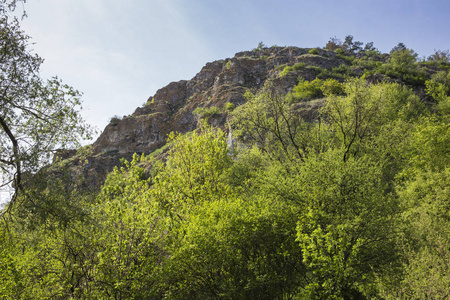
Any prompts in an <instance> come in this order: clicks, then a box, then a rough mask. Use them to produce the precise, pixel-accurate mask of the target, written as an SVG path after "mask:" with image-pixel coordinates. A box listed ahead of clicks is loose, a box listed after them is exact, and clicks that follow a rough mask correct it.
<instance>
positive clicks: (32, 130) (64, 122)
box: [0, 0, 92, 206]
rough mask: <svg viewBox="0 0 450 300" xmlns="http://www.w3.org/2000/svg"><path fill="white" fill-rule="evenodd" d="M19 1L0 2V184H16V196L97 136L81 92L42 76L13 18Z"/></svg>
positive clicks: (39, 64) (35, 57)
mask: <svg viewBox="0 0 450 300" xmlns="http://www.w3.org/2000/svg"><path fill="white" fill-rule="evenodd" d="M16 2H17V1H14V0H13V1H7V0H2V1H1V2H0V14H1V15H0V26H1V28H0V43H1V44H0V53H1V55H0V153H1V154H0V171H1V176H2V178H1V183H0V186H6V185H10V184H12V185H13V186H14V187H15V189H16V194H15V195H17V192H18V191H20V190H21V189H22V187H23V180H22V179H23V174H24V173H27V172H30V173H33V172H35V171H37V170H38V169H39V168H40V167H41V166H42V165H43V164H45V163H47V162H49V161H50V159H51V157H52V155H53V152H54V150H55V149H56V148H66V147H73V146H76V145H78V142H79V141H80V140H81V139H86V138H89V137H90V135H91V133H92V131H91V128H90V127H89V126H88V125H86V124H85V123H84V122H83V120H82V119H81V117H80V113H79V111H80V109H81V102H80V96H81V94H80V92H78V91H77V90H74V89H73V88H72V87H70V86H68V85H66V84H63V83H62V81H61V80H60V79H58V78H57V77H54V78H52V79H50V80H44V79H42V78H41V77H40V74H39V68H40V66H41V64H42V62H43V59H42V58H40V57H39V56H38V55H36V54H33V53H32V52H31V50H30V37H29V36H27V35H26V34H25V33H24V32H23V31H22V30H21V29H20V25H19V20H18V18H17V17H13V16H12V15H11V11H12V10H13V9H14V7H15V4H16ZM15 199H16V196H14V197H13V198H12V201H11V203H10V206H11V205H13V204H14V200H15Z"/></svg>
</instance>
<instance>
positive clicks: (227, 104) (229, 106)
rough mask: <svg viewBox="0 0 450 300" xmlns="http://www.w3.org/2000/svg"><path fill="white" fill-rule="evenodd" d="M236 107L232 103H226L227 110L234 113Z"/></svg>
mask: <svg viewBox="0 0 450 300" xmlns="http://www.w3.org/2000/svg"><path fill="white" fill-rule="evenodd" d="M234 107H235V105H234V103H232V102H227V103H225V109H226V110H228V111H232V110H233V109H234Z"/></svg>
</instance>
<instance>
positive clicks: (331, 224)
mask: <svg viewBox="0 0 450 300" xmlns="http://www.w3.org/2000/svg"><path fill="white" fill-rule="evenodd" d="M340 157H342V153H340V151H327V152H325V153H323V154H322V155H319V156H317V157H311V158H310V159H308V160H307V161H306V162H305V164H304V165H303V167H302V170H301V171H300V172H299V176H298V177H297V178H296V180H299V181H300V183H299V185H298V186H299V187H300V189H301V191H300V198H301V199H302V202H303V203H302V210H303V211H304V213H303V214H302V216H301V217H300V220H299V222H298V225H297V240H298V242H299V245H300V247H301V249H302V254H303V261H304V263H305V264H306V266H307V267H308V269H309V270H310V274H311V275H310V276H311V277H312V280H311V283H310V284H308V285H307V287H306V289H307V291H308V292H309V293H310V294H311V295H312V297H313V298H319V299H325V298H326V299H351V298H354V297H356V298H361V294H363V292H364V291H363V289H361V287H362V286H364V284H365V283H367V282H371V281H374V273H373V272H379V271H384V269H386V268H388V267H389V265H390V263H392V262H394V261H395V256H394V255H393V253H395V243H394V236H395V231H394V228H395V225H396V224H395V222H394V220H395V211H396V201H395V199H393V198H392V197H390V196H389V195H384V194H383V182H382V181H381V176H380V173H381V170H380V168H379V166H377V165H376V164H375V163H373V162H370V161H368V160H367V159H349V160H347V161H345V162H344V161H343V160H341V159H340Z"/></svg>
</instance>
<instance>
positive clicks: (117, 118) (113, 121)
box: [109, 115, 122, 125]
mask: <svg viewBox="0 0 450 300" xmlns="http://www.w3.org/2000/svg"><path fill="white" fill-rule="evenodd" d="M120 120H122V118H121V117H120V116H118V115H115V116H113V117H112V118H111V119H110V120H109V124H111V125H117V124H119V122H120Z"/></svg>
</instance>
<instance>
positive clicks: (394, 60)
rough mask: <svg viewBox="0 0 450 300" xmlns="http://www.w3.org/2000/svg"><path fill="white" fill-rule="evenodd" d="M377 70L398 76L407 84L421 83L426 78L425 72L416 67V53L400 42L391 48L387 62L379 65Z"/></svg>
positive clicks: (391, 75)
mask: <svg viewBox="0 0 450 300" xmlns="http://www.w3.org/2000/svg"><path fill="white" fill-rule="evenodd" d="M377 72H379V73H382V74H386V75H388V76H390V77H394V78H400V79H401V80H403V81H404V82H405V83H406V84H409V85H423V84H424V82H425V80H426V79H425V78H426V75H425V73H424V72H423V71H422V70H420V69H419V67H418V64H417V53H415V52H414V50H412V49H408V48H406V46H405V45H403V44H402V43H400V44H399V45H397V46H396V47H394V48H393V49H392V51H391V53H390V57H389V59H388V61H387V63H386V64H383V65H381V66H379V67H378V68H377Z"/></svg>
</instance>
